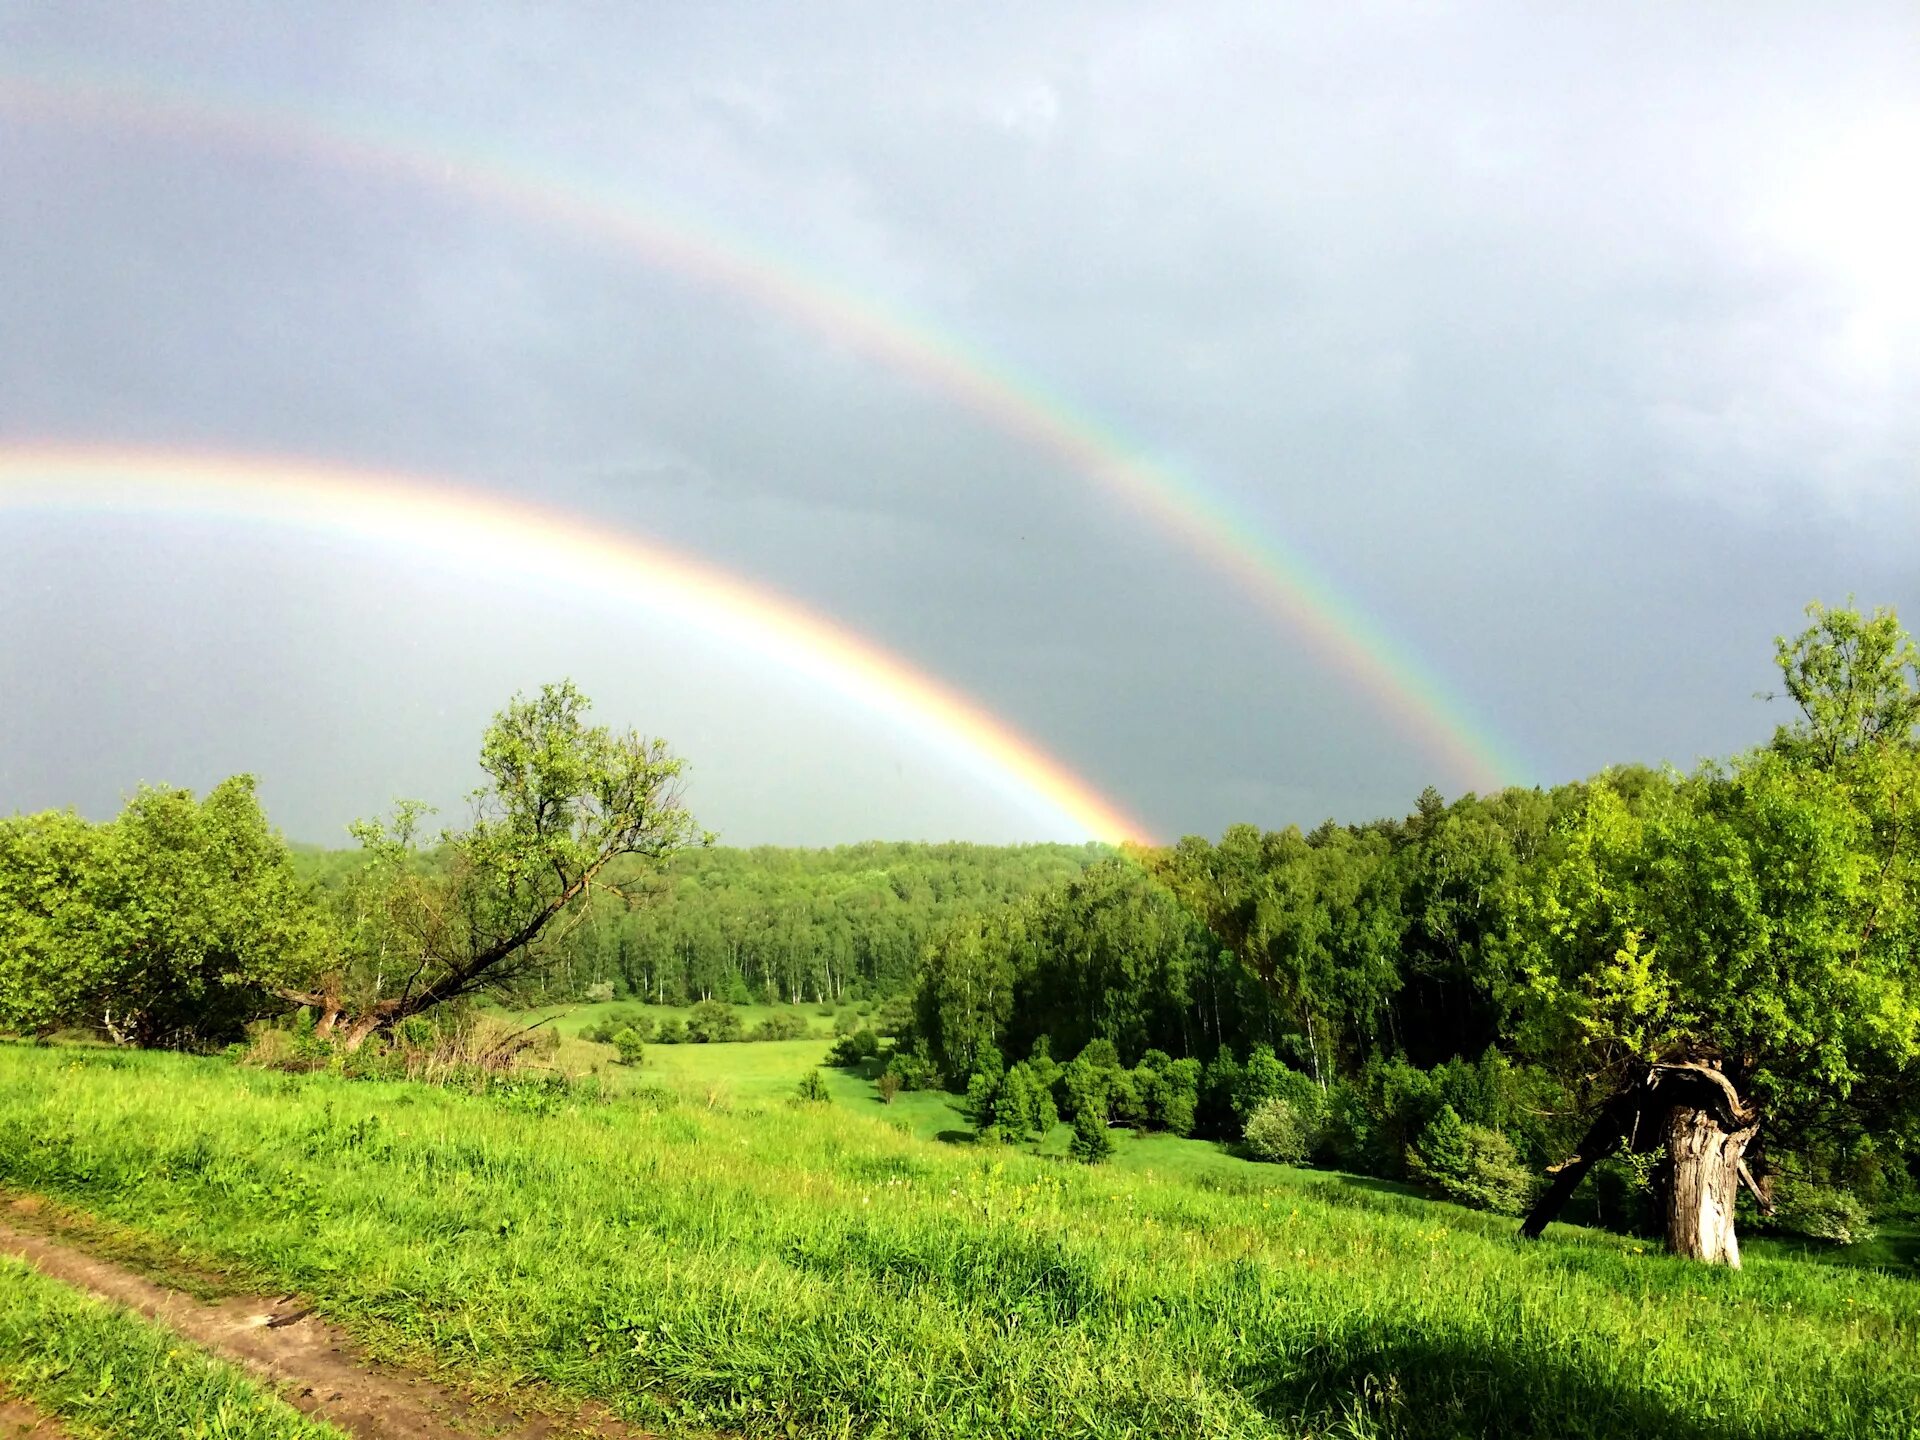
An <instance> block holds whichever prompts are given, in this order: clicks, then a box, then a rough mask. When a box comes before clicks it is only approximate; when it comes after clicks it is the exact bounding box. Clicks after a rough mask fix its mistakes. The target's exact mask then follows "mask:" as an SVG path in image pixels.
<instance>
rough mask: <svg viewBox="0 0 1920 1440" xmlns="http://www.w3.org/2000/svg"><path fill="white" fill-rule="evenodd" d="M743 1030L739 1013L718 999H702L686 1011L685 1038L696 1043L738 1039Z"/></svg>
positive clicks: (718, 1042)
mask: <svg viewBox="0 0 1920 1440" xmlns="http://www.w3.org/2000/svg"><path fill="white" fill-rule="evenodd" d="M745 1030H746V1026H745V1024H743V1023H742V1021H741V1019H740V1016H739V1014H738V1013H737V1012H736V1011H735V1010H734V1009H733V1008H732V1007H731V1006H729V1005H726V1004H724V1003H722V1002H721V1001H719V1000H702V1001H701V1002H700V1003H699V1004H698V1005H696V1006H694V1007H693V1009H692V1010H690V1011H689V1012H688V1013H687V1038H688V1039H689V1040H691V1041H693V1043H694V1044H696V1045H707V1044H721V1043H724V1042H726V1041H730V1040H738V1039H739V1038H740V1037H741V1035H742V1034H743V1033H744V1032H745Z"/></svg>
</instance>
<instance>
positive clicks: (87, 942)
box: [0, 775, 330, 1045]
mask: <svg viewBox="0 0 1920 1440" xmlns="http://www.w3.org/2000/svg"><path fill="white" fill-rule="evenodd" d="M329 943H330V942H329V936H328V931H327V928H326V926H325V924H324V921H323V917H322V916H321V914H320V912H319V911H318V910H317V909H316V907H315V906H314V905H313V904H312V903H311V901H310V900H309V899H308V897H307V895H306V892H305V889H304V887H303V886H301V885H300V884H299V882H298V881H297V880H296V879H295V877H294V874H293V870H292V867H291V863H290V860H289V857H288V853H287V848H286V844H285V842H284V841H283V840H282V839H281V838H280V836H279V835H278V833H276V832H275V831H274V830H273V829H272V828H271V827H270V826H269V825H268V824H267V821H266V817H265V816H264V815H263V814H262V813H261V810H260V806H259V802H258V800H257V799H256V798H255V794H254V782H253V778H252V777H251V776H247V775H239V776H235V777H234V778H232V779H230V780H226V781H222V782H221V783H220V784H219V785H217V786H215V787H214V788H213V789H212V790H211V791H210V792H208V794H207V796H206V798H205V799H203V800H197V799H195V798H194V796H193V795H192V794H191V793H190V792H188V791H185V790H173V789H151V788H148V789H142V790H141V791H139V793H137V794H136V795H135V796H134V797H133V799H132V800H130V801H129V802H128V803H127V806H126V809H125V810H124V811H122V813H121V814H120V816H119V818H118V819H116V820H114V821H113V822H111V823H110V824H105V825H89V824H88V823H87V822H85V821H83V820H81V819H79V818H78V817H76V816H73V815H70V814H46V815H34V816H16V817H13V818H12V819H8V820H3V821H0V1031H7V1030H10V1031H14V1032H16V1033H23V1032H24V1033H32V1032H44V1031H48V1030H52V1029H56V1028H61V1027H68V1028H86V1029H89V1030H92V1031H94V1032H95V1033H96V1034H100V1035H103V1036H106V1037H108V1038H111V1039H115V1040H124V1041H128V1042H132V1043H136V1044H142V1045H205V1044H210V1043H217V1042H220V1041H226V1040H233V1039H236V1038H237V1037H238V1036H239V1034H240V1031H241V1029H242V1027H243V1026H244V1025H245V1023H246V1022H247V1021H249V1020H251V1019H254V1018H255V1017H258V1016H261V1015H264V1014H268V1013H271V1012H272V1011H274V1010H276V1009H282V1008H285V1002H284V1001H282V1000H281V999H280V998H279V992H280V991H281V990H282V989H283V988H285V987H288V986H292V985H298V984H301V983H304V982H305V980H306V979H307V978H308V977H309V976H310V975H311V974H312V973H313V972H314V971H315V970H317V969H318V968H319V967H320V965H321V964H322V962H323V960H324V957H325V955H326V952H327V947H328V945H329Z"/></svg>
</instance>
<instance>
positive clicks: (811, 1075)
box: [794, 1070, 830, 1105]
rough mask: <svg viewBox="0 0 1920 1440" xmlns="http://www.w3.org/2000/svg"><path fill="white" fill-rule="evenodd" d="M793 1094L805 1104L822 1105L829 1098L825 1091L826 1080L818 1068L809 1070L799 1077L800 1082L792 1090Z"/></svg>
mask: <svg viewBox="0 0 1920 1440" xmlns="http://www.w3.org/2000/svg"><path fill="white" fill-rule="evenodd" d="M794 1094H795V1096H796V1097H797V1098H798V1099H799V1100H800V1102H801V1103H802V1104H805V1105H824V1104H826V1103H827V1100H828V1099H829V1098H830V1097H829V1095H828V1092H827V1080H826V1077H825V1076H824V1075H822V1074H821V1073H820V1072H819V1071H818V1070H809V1071H807V1073H806V1074H805V1075H802V1076H801V1077H800V1084H799V1085H798V1086H797V1087H796V1088H795V1090H794Z"/></svg>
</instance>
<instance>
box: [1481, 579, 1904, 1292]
mask: <svg viewBox="0 0 1920 1440" xmlns="http://www.w3.org/2000/svg"><path fill="white" fill-rule="evenodd" d="M1814 613H1815V619H1816V623H1815V624H1814V625H1813V626H1812V627H1811V628H1809V629H1808V630H1807V631H1806V632H1804V633H1803V634H1802V635H1800V636H1799V637H1798V638H1797V639H1795V640H1793V641H1782V642H1780V647H1779V661H1780V666H1781V670H1782V673H1783V675H1784V676H1785V677H1786V680H1787V684H1788V687H1789V692H1790V693H1792V694H1793V695H1794V697H1795V699H1796V701H1797V702H1798V703H1799V704H1800V706H1801V709H1802V712H1803V717H1804V718H1803V722H1802V723H1800V724H1797V725H1790V726H1786V727H1783V728H1782V730H1781V732H1780V733H1779V734H1778V735H1777V736H1776V737H1775V740H1774V743H1773V744H1772V745H1770V746H1768V747H1767V748H1765V749H1763V750H1760V751H1757V752H1754V753H1753V754H1750V755H1747V756H1743V757H1741V758H1740V759H1739V760H1737V761H1736V762H1735V763H1734V764H1733V765H1732V766H1730V767H1724V768H1722V767H1714V766H1708V767H1705V768H1703V769H1702V770H1700V771H1699V772H1697V773H1696V774H1694V775H1691V776H1687V777H1684V778H1680V777H1669V778H1668V779H1667V780H1665V781H1663V782H1661V783H1659V784H1654V785H1650V786H1647V787H1645V788H1644V789H1641V790H1639V791H1638V793H1637V794H1629V793H1625V792H1623V790H1622V789H1621V788H1620V787H1617V786H1615V785H1614V784H1611V783H1609V782H1608V780H1607V779H1605V778H1603V779H1602V780H1601V781H1599V782H1597V783H1595V784H1594V785H1593V786H1592V787H1590V790H1589V792H1588V794H1587V798H1586V802H1585V804H1584V805H1583V806H1582V807H1581V809H1580V811H1579V812H1578V814H1577V816H1575V817H1574V819H1573V822H1572V823H1571V825H1570V826H1569V827H1568V833H1567V834H1566V835H1565V837H1564V843H1563V844H1562V845H1561V846H1560V847H1559V849H1558V851H1557V853H1554V854H1552V855H1551V856H1550V857H1549V858H1548V859H1547V860H1546V861H1545V862H1544V864H1543V865H1542V867H1541V870H1540V873H1539V874H1538V876H1537V878H1536V881H1535V883H1534V885H1533V887H1532V888H1531V890H1530V893H1529V895H1528V898H1527V903H1526V905H1525V907H1524V908H1523V910H1522V912H1521V914H1520V923H1519V925H1518V926H1517V931H1516V937H1517V941H1518V945H1517V961H1518V963H1517V972H1516V978H1517V981H1518V983H1517V984H1516V985H1515V987H1514V990H1513V997H1514V1000H1515V1005H1516V1010H1517V1012H1518V1014H1519V1016H1520V1020H1521V1024H1522V1031H1523V1036H1524V1038H1525V1040H1526V1042H1527V1043H1528V1044H1529V1045H1530V1046H1531V1047H1532V1048H1533V1049H1534V1050H1535V1051H1536V1052H1538V1053H1541V1054H1542V1055H1543V1056H1546V1057H1549V1058H1551V1059H1552V1060H1553V1061H1554V1062H1555V1063H1557V1064H1559V1065H1560V1066H1561V1067H1562V1068H1563V1069H1564V1070H1566V1071H1567V1072H1569V1073H1570V1076H1571V1078H1572V1080H1573V1082H1574V1083H1576V1084H1578V1085H1581V1086H1583V1087H1585V1089H1586V1091H1587V1092H1588V1093H1590V1094H1597V1095H1600V1096H1604V1097H1605V1099H1604V1104H1603V1106H1602V1109H1601V1113H1600V1116H1599V1119H1598V1120H1597V1121H1596V1122H1595V1124H1594V1126H1593V1128H1592V1129H1591V1130H1590V1131H1589V1133H1588V1135H1587V1137H1586V1138H1585V1139H1583V1140H1582V1141H1581V1143H1580V1146H1579V1149H1578V1153H1577V1156H1576V1157H1575V1160H1574V1161H1573V1162H1571V1163H1569V1164H1568V1165H1567V1166H1565V1167H1564V1168H1562V1169H1561V1170H1560V1171H1559V1173H1558V1174H1557V1175H1556V1177H1555V1182H1554V1184H1553V1185H1552V1186H1551V1187H1550V1188H1549V1190H1548V1192H1547V1194H1546V1195H1545V1196H1544V1197H1543V1199H1542V1202H1541V1204H1540V1206H1539V1207H1537V1208H1536V1210H1535V1212H1534V1213H1533V1215H1531V1216H1530V1217H1529V1219H1528V1222H1527V1225H1526V1227H1525V1231H1526V1233H1528V1234H1538V1233H1539V1231H1540V1229H1541V1228H1542V1227H1543V1226H1544V1225H1545V1223H1546V1220H1547V1219H1548V1218H1549V1217H1550V1216H1551V1215H1552V1214H1553V1213H1554V1211H1555V1210H1557V1208H1558V1206H1559V1205H1560V1204H1561V1203H1562V1202H1563V1201H1564V1200H1565V1198H1566V1196H1567V1195H1568V1194H1569V1193H1571V1190H1572V1188H1573V1187H1574V1186H1575V1185H1576V1184H1578V1182H1579V1179H1580V1177H1581V1175H1582V1174H1584V1173H1585V1170H1586V1169H1587V1168H1588V1167H1589V1166H1590V1165H1591V1164H1592V1163H1593V1162H1594V1161H1595V1160H1597V1159H1599V1158H1601V1157H1602V1156H1604V1155H1605V1154H1607V1153H1609V1152H1610V1151H1611V1150H1613V1149H1615V1148H1618V1147H1619V1146H1620V1145H1622V1144H1635V1145H1641V1146H1645V1145H1658V1146H1660V1147H1662V1148H1664V1150H1665V1153H1666V1161H1667V1176H1668V1178H1667V1183H1666V1186H1665V1197H1664V1198H1665V1208H1666V1223H1667V1242H1668V1245H1669V1247H1670V1248H1671V1249H1673V1250H1674V1251H1675V1252H1676V1253H1679V1254H1683V1255H1690V1256H1693V1257H1695V1258H1698V1259H1704V1260H1711V1261H1722V1262H1725V1263H1728V1264H1734V1265H1737V1264H1738V1263H1739V1247H1738V1244H1737V1241H1736V1239H1735V1236H1734V1201H1735V1198H1736V1193H1737V1189H1738V1186H1739V1184H1740V1183H1741V1182H1742V1181H1744V1182H1745V1183H1747V1184H1748V1186H1749V1187H1750V1188H1752V1189H1753V1190H1754V1192H1755V1195H1756V1197H1757V1198H1759V1199H1760V1200H1761V1203H1762V1205H1763V1206H1765V1205H1766V1204H1767V1201H1766V1199H1765V1195H1764V1191H1763V1190H1762V1189H1761V1188H1760V1187H1759V1185H1758V1184H1757V1183H1755V1180H1754V1177H1753V1175H1752V1173H1751V1170H1750V1169H1749V1168H1748V1167H1747V1165H1746V1157H1747V1153H1748V1150H1749V1148H1750V1147H1752V1146H1753V1145H1754V1143H1755V1141H1756V1139H1757V1138H1758V1137H1759V1136H1760V1135H1761V1132H1762V1127H1763V1125H1764V1126H1765V1127H1767V1129H1768V1131H1769V1133H1777V1134H1779V1135H1780V1136H1781V1137H1782V1138H1784V1139H1792V1138H1794V1137H1796V1136H1797V1137H1801V1138H1804V1137H1806V1136H1808V1135H1810V1134H1819V1133H1827V1134H1832V1133H1835V1132H1841V1133H1844V1132H1846V1131H1849V1130H1856V1131H1857V1130H1858V1129H1860V1128H1861V1127H1863V1126H1864V1125H1866V1124H1868V1123H1870V1122H1871V1120H1872V1119H1873V1118H1874V1117H1876V1116H1878V1117H1880V1118H1881V1119H1882V1120H1883V1121H1884V1119H1885V1118H1886V1117H1888V1116H1890V1115H1892V1114H1895V1113H1898V1112H1900V1111H1902V1110H1907V1111H1909V1112H1910V1110H1911V1106H1912V1103H1913V1102H1912V1100H1911V1099H1910V1098H1909V1097H1910V1096H1911V1095H1912V1093H1913V1087H1912V1085H1911V1077H1912V1072H1913V1069H1914V1064H1915V1061H1916V1059H1917V1058H1920V984H1916V982H1917V981H1920V960H1917V959H1916V954H1915V946H1914V938H1913V937H1914V935H1915V920H1916V916H1915V912H1914V903H1915V896H1916V894H1920V890H1916V882H1920V874H1916V865H1915V862H1916V858H1917V857H1920V852H1917V851H1916V847H1915V846H1914V844H1913V842H1912V840H1911V838H1910V837H1909V825H1910V821H1909V820H1908V818H1907V817H1910V816H1912V815H1913V814H1914V813H1915V809H1916V804H1920V752H1917V751H1916V747H1915V743H1914V736H1913V734H1912V729H1911V727H1912V723H1913V717H1914V716H1915V715H1916V714H1920V701H1917V700H1916V688H1915V674H1914V669H1913V665H1912V648H1911V646H1910V645H1909V644H1908V643H1907V642H1906V640H1905V638H1904V636H1903V635H1900V634H1898V632H1897V631H1895V630H1894V629H1893V626H1892V620H1891V616H1885V615H1883V616H1876V617H1875V619H1874V620H1873V621H1862V620H1861V619H1860V617H1858V616H1857V615H1854V614H1852V613H1851V612H1835V611H1824V610H1818V609H1816V611H1815V612H1814ZM1902 726H1905V727H1906V728H1901V727H1902Z"/></svg>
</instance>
